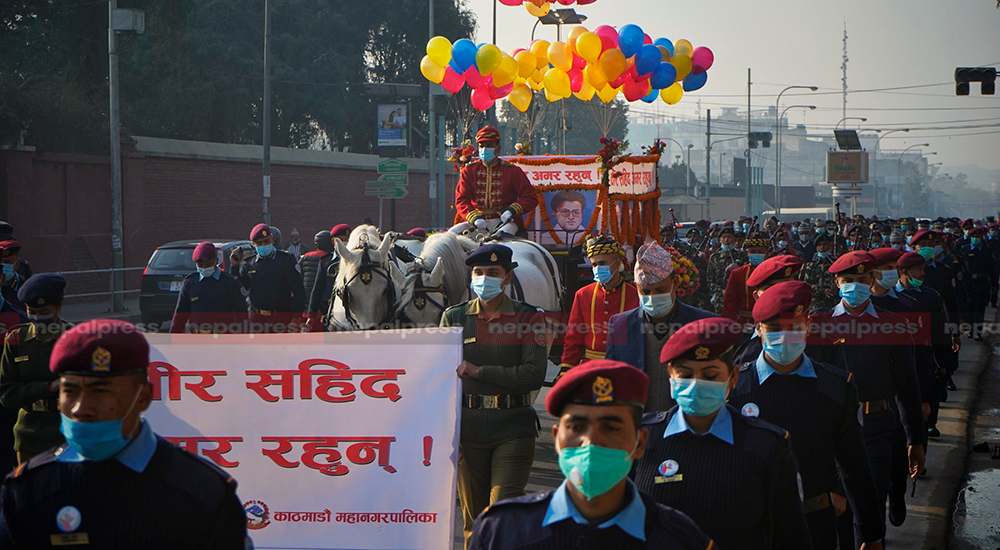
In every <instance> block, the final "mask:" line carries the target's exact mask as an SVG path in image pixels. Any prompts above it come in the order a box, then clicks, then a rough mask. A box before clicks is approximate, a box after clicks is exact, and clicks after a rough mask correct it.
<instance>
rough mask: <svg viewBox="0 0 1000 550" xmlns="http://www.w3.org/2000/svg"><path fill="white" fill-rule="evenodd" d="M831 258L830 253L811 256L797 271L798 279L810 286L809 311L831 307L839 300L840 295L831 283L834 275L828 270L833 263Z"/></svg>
mask: <svg viewBox="0 0 1000 550" xmlns="http://www.w3.org/2000/svg"><path fill="white" fill-rule="evenodd" d="M833 260H834V257H833V255H832V253H831V254H830V255H828V256H827V257H826V258H821V257H819V255H816V256H813V259H812V260H811V261H810V262H809V263H807V264H806V265H804V266H802V270H801V271H800V272H799V279H800V280H802V281H804V282H807V283H809V286H811V287H812V291H813V301H812V305H811V306H809V311H823V310H828V309H833V308H834V307H835V306H836V305H837V303H838V302H840V295H839V294H838V293H837V289H836V287H835V286H834V284H833V283H834V279H835V277H834V275H833V273H830V272H829V271H828V270H829V269H830V266H831V265H833ZM827 292H829V293H830V294H827Z"/></svg>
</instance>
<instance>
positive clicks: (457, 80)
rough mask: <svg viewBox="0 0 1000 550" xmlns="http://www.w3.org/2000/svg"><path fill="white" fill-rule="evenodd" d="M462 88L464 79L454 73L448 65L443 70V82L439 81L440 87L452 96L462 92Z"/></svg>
mask: <svg viewBox="0 0 1000 550" xmlns="http://www.w3.org/2000/svg"><path fill="white" fill-rule="evenodd" d="M462 86H465V79H464V78H462V75H460V74H458V73H456V72H455V69H452V68H451V66H450V65H449V66H448V67H445V69H444V80H442V81H441V87H442V88H444V89H445V90H448V91H449V92H451V93H453V94H457V93H458V92H460V91H462Z"/></svg>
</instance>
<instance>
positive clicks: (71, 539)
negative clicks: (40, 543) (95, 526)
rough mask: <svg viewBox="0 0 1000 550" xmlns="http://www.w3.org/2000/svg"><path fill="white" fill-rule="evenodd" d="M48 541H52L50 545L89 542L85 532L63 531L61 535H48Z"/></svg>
mask: <svg viewBox="0 0 1000 550" xmlns="http://www.w3.org/2000/svg"><path fill="white" fill-rule="evenodd" d="M49 542H51V543H52V546H73V545H77V544H90V537H89V536H87V533H64V534H61V535H50V536H49Z"/></svg>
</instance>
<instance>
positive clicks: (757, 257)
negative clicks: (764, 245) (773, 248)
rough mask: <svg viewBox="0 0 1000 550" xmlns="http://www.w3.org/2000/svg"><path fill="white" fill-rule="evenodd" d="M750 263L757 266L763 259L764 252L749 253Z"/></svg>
mask: <svg viewBox="0 0 1000 550" xmlns="http://www.w3.org/2000/svg"><path fill="white" fill-rule="evenodd" d="M749 257H750V265H752V266H758V265H760V263H761V262H763V261H764V254H750V255H749Z"/></svg>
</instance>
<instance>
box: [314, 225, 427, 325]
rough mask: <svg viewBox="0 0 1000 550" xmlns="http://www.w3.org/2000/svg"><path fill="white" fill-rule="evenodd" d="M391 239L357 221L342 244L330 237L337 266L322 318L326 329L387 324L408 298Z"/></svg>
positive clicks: (390, 235) (393, 237) (389, 235)
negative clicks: (393, 256) (328, 300)
mask: <svg viewBox="0 0 1000 550" xmlns="http://www.w3.org/2000/svg"><path fill="white" fill-rule="evenodd" d="M395 239H396V236H395V234H394V233H388V234H386V235H385V236H383V237H379V233H378V229H377V228H375V227H374V226H372V225H360V226H358V227H356V228H355V229H354V231H352V232H351V236H350V238H349V239H348V241H347V245H346V246H345V245H344V244H343V243H342V242H341V241H340V239H336V240H335V241H334V245H335V246H336V248H337V254H338V255H339V256H340V269H339V271H338V273H337V277H336V279H334V284H333V295H332V298H331V299H330V311H329V312H328V315H327V319H326V324H327V328H328V329H329V330H331V331H334V330H368V329H375V328H382V327H387V326H389V325H391V324H392V323H393V322H394V321H395V320H396V317H397V314H398V313H399V310H400V308H401V307H402V306H403V304H405V303H407V302H409V301H410V296H408V295H407V294H406V289H405V286H406V285H405V277H404V276H403V272H402V271H401V270H400V268H399V266H398V265H397V264H396V261H395V260H394V259H393V258H392V257H391V254H390V252H391V249H392V245H393V242H394V241H395Z"/></svg>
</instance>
